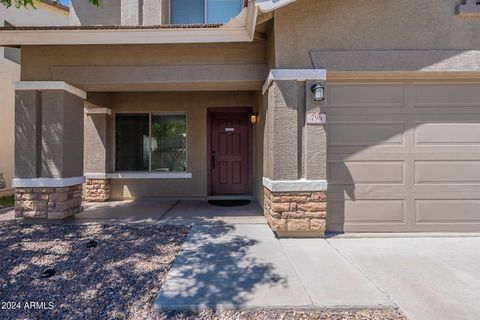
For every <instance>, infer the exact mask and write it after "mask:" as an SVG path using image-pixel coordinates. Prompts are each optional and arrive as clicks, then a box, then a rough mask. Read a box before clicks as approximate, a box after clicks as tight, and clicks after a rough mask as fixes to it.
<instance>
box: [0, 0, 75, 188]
mask: <svg viewBox="0 0 480 320" xmlns="http://www.w3.org/2000/svg"><path fill="white" fill-rule="evenodd" d="M68 24H69V10H68V7H65V6H62V5H57V4H54V3H53V2H48V1H45V2H39V3H38V4H37V5H36V10H35V9H33V8H29V9H25V8H24V9H17V8H14V7H10V8H8V9H7V8H5V7H3V6H0V26H12V25H13V26H29V25H30V26H32V25H33V26H48V25H68ZM20 58H21V51H20V49H18V48H3V47H0V97H1V99H0V114H1V116H0V137H1V139H0V150H1V151H0V173H2V175H3V179H5V183H6V186H5V188H4V189H0V197H1V196H4V195H11V194H13V188H12V179H13V177H14V167H15V166H14V158H15V156H14V155H15V150H14V138H13V137H14V124H15V120H14V105H15V90H14V88H13V81H19V80H20Z"/></svg>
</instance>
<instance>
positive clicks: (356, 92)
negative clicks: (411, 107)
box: [327, 83, 404, 109]
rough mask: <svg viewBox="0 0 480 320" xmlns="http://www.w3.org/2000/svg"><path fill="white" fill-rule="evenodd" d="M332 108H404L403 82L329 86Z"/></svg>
mask: <svg viewBox="0 0 480 320" xmlns="http://www.w3.org/2000/svg"><path fill="white" fill-rule="evenodd" d="M327 90H328V96H329V97H330V100H331V103H330V105H329V107H330V108H362V107H378V108H382V109H384V108H403V107H404V101H403V96H404V94H403V84H402V83H392V84H378V83H376V84H364V85H362V86H351V85H349V84H345V85H342V84H339V85H336V86H334V87H329V88H328V89H327Z"/></svg>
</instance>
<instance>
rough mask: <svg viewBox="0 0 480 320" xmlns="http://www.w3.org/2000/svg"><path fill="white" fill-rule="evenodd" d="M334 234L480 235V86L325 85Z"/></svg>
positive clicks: (330, 220)
mask: <svg viewBox="0 0 480 320" xmlns="http://www.w3.org/2000/svg"><path fill="white" fill-rule="evenodd" d="M327 94H328V95H327V105H328V107H327V112H328V117H329V118H328V181H329V201H328V205H329V209H328V213H329V217H328V230H329V231H335V232H339V231H346V232H355V231H358V232H369V231H371V232H375V231H386V232H387V231H399V232H402V231H480V83H473V82H454V81H451V82H447V81H443V82H416V81H405V82H403V81H402V82H391V83H385V82H378V83H376V82H370V83H365V82H349V83H345V82H343V83H329V85H328V91H327Z"/></svg>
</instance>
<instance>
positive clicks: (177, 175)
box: [85, 171, 192, 180]
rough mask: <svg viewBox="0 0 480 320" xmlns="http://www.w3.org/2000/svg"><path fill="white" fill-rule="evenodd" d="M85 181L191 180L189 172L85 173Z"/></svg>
mask: <svg viewBox="0 0 480 320" xmlns="http://www.w3.org/2000/svg"><path fill="white" fill-rule="evenodd" d="M85 177H86V178H87V179H125V180H126V179H192V173H191V172H141V171H119V172H114V173H91V172H90V173H85Z"/></svg>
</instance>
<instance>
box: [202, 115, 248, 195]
mask: <svg viewBox="0 0 480 320" xmlns="http://www.w3.org/2000/svg"><path fill="white" fill-rule="evenodd" d="M209 114H210V134H209V153H210V155H209V172H210V195H212V196H217V195H249V194H251V182H250V180H251V179H250V177H251V172H252V168H251V163H252V161H251V158H252V155H251V143H250V139H251V134H250V126H251V124H250V121H249V115H250V113H249V112H248V111H247V112H242V111H238V112H237V111H234V112H223V111H219V112H216V111H213V112H210V113H209Z"/></svg>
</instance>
